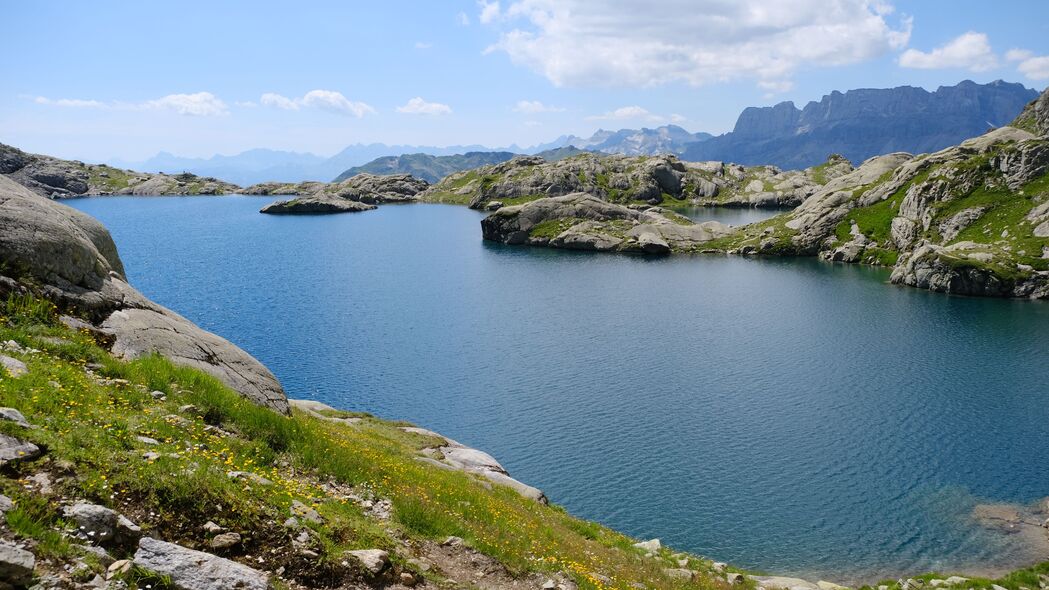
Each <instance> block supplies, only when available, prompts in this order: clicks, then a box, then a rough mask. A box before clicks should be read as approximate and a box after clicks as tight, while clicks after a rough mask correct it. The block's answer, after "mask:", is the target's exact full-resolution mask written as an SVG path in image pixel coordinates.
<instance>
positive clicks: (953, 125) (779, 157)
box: [680, 80, 1038, 169]
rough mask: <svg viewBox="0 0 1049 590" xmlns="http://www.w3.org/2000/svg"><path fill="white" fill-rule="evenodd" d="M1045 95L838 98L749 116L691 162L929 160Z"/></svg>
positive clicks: (957, 92) (976, 92) (886, 92)
mask: <svg viewBox="0 0 1049 590" xmlns="http://www.w3.org/2000/svg"><path fill="white" fill-rule="evenodd" d="M1037 97H1038V92H1036V91H1035V90H1031V89H1029V88H1026V87H1024V86H1023V85H1022V84H1011V83H1008V82H1003V81H1001V80H996V81H994V82H991V83H989V84H977V83H975V82H972V81H970V80H965V81H963V82H961V83H959V84H957V85H956V86H941V87H940V88H938V89H937V90H936V91H935V92H929V91H927V90H924V89H922V88H915V87H913V86H900V87H897V88H886V89H871V88H865V89H860V90H850V91H848V92H844V93H842V92H837V91H835V92H832V93H830V94H828V95H826V96H824V97H823V98H822V99H821V100H820V101H819V102H815V101H813V102H810V103H808V104H807V105H805V107H804V108H802V109H799V108H797V107H795V106H794V103H793V102H781V103H779V104H777V105H775V106H772V107H762V108H755V107H750V108H747V109H744V111H743V112H742V113H741V114H740V116H739V119H738V120H737V121H736V126H735V128H734V129H733V130H732V131H731V132H729V133H726V134H724V135H720V136H718V137H714V138H711V139H708V140H707V141H703V142H699V143H694V144H691V145H689V146H688V147H687V148H686V149H684V150H683V151H682V152H681V153H680V155H681V157H682V158H683V159H685V160H691V161H703V160H722V161H727V162H736V163H738V164H744V165H758V164H772V165H775V166H779V167H781V168H790V169H793V168H805V167H808V166H814V165H817V164H819V163H820V162H823V161H824V160H825V159H826V158H827V155H828V154H831V153H836V154H841V155H843V156H845V157H846V158H848V159H849V160H851V161H852V162H854V163H857V164H858V163H860V162H863V161H864V160H866V159H867V158H870V157H872V156H877V155H881V154H888V153H892V152H908V153H912V154H918V153H928V152H934V151H937V150H940V149H943V148H945V147H948V146H952V145H956V144H958V143H961V142H962V141H963V140H965V139H967V138H969V137H974V136H977V135H980V134H983V133H985V132H986V131H988V130H989V129H992V128H996V127H1001V126H1003V125H1007V124H1008V123H1009V122H1010V121H1012V120H1013V118H1015V117H1016V116H1017V115H1018V114H1019V113H1020V111H1021V110H1023V108H1024V106H1025V105H1026V104H1027V103H1029V102H1030V101H1032V100H1034V99H1035V98H1037Z"/></svg>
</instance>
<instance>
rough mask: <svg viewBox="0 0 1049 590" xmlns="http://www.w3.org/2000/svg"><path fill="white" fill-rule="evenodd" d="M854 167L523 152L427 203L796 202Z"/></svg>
mask: <svg viewBox="0 0 1049 590" xmlns="http://www.w3.org/2000/svg"><path fill="white" fill-rule="evenodd" d="M850 171H852V165H851V164H850V163H849V162H848V160H845V159H844V158H841V157H840V156H831V157H830V158H829V159H828V160H827V162H825V163H824V164H821V165H819V166H815V167H812V168H808V169H805V170H794V171H783V170H780V169H779V168H776V167H775V166H752V167H749V168H747V167H743V166H739V165H735V164H726V163H724V162H683V161H681V160H679V159H678V158H677V157H676V156H672V155H661V156H633V157H631V156H622V155H612V156H609V155H600V154H592V153H584V154H578V155H575V156H571V157H568V158H564V159H562V160H558V161H554V162H548V161H546V160H544V159H542V158H539V157H536V156H519V157H517V158H514V159H512V160H509V161H507V162H503V163H500V164H496V165H491V166H482V167H480V168H477V169H475V170H468V171H465V172H459V173H456V174H451V175H449V176H447V177H446V178H444V179H443V180H441V181H440V182H438V183H437V184H435V185H433V186H432V187H430V188H429V189H428V190H427V191H425V192H424V193H423V194H421V195H420V196H419V198H420V200H422V201H428V202H440V203H458V204H466V205H469V206H470V207H471V208H472V209H488V210H494V209H497V208H498V207H500V206H502V205H519V204H521V203H524V202H527V201H534V200H536V199H539V198H543V197H555V196H561V195H567V194H571V193H588V194H591V195H594V196H595V197H597V198H599V199H602V200H605V201H609V202H612V203H622V204H647V205H660V204H662V205H664V206H674V205H678V206H688V205H702V206H722V207H793V206H796V205H798V204H799V203H801V202H802V201H803V200H804V199H805V198H807V197H808V196H810V195H812V194H814V193H815V192H817V191H818V190H819V188H820V187H821V186H822V185H823V184H825V183H827V182H828V181H830V180H832V179H834V178H837V177H838V176H841V175H843V174H846V173H848V172H850Z"/></svg>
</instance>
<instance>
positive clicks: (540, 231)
mask: <svg viewBox="0 0 1049 590" xmlns="http://www.w3.org/2000/svg"><path fill="white" fill-rule="evenodd" d="M481 230H482V234H483V236H484V239H486V240H492V241H496V242H502V243H504V244H527V245H530V246H547V247H551V248H566V249H573V250H594V251H607V252H635V253H644V254H669V253H671V252H693V251H697V250H699V249H700V248H701V247H702V246H703V244H705V243H707V242H710V241H711V240H714V239H716V238H720V237H724V236H726V235H729V234H731V233H732V231H733V230H732V229H731V228H729V227H728V226H726V225H723V224H721V223H717V222H707V223H701V224H696V223H693V222H692V221H690V220H688V219H686V218H684V217H682V216H680V215H677V214H674V213H671V212H670V211H667V210H664V209H660V208H652V207H644V208H630V207H625V206H623V205H618V204H615V203H609V202H606V201H604V200H601V199H599V198H597V197H594V196H593V195H588V194H585V193H576V194H571V195H565V196H562V197H549V198H544V199H539V200H536V201H531V202H529V203H526V204H524V205H516V206H513V207H503V208H501V209H499V210H498V211H496V212H495V213H492V214H491V215H489V216H488V217H486V218H485V219H483V220H482V221H481Z"/></svg>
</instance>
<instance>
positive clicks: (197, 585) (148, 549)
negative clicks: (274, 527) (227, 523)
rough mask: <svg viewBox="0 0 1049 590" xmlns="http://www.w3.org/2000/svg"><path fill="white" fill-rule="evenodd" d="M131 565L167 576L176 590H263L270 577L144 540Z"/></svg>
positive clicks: (179, 548) (149, 539) (220, 560)
mask: <svg viewBox="0 0 1049 590" xmlns="http://www.w3.org/2000/svg"><path fill="white" fill-rule="evenodd" d="M134 563H135V565H136V566H137V567H140V568H142V569H144V570H147V571H149V572H153V573H155V574H159V575H162V576H167V577H168V578H169V579H170V580H171V583H172V585H173V586H174V587H175V588H178V589H179V590H233V589H239V590H266V589H267V588H269V576H268V575H266V574H265V573H263V572H260V571H258V570H256V569H252V568H250V567H248V566H246V565H241V564H239V563H237V562H235V561H230V560H228V559H223V558H221V557H217V556H215V555H211V554H210V553H204V552H201V551H194V550H192V549H187V548H185V547H182V546H180V545H176V544H174V543H166V542H164V541H158V540H156V539H152V538H150V537H143V538H142V540H141V541H139V544H138V551H136V552H135V557H134Z"/></svg>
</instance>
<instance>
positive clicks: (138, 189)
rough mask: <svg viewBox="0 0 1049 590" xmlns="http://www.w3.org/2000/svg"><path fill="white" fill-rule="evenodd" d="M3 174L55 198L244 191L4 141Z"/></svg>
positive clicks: (207, 179) (208, 180)
mask: <svg viewBox="0 0 1049 590" xmlns="http://www.w3.org/2000/svg"><path fill="white" fill-rule="evenodd" d="M0 174H5V175H7V176H8V177H9V178H10V179H11V180H13V181H15V182H17V183H18V184H21V185H23V186H25V187H27V188H29V189H30V190H32V191H33V192H35V193H37V194H38V195H41V196H44V197H51V198H65V197H77V196H84V195H222V194H229V193H235V192H237V191H239V190H240V187H238V186H237V185H235V184H230V183H228V182H223V181H221V180H218V179H216V178H211V177H200V176H196V175H194V174H188V173H183V174H175V175H168V174H151V173H146V172H134V171H132V170H121V169H119V168H113V167H112V166H102V165H97V166H96V165H92V164H85V163H83V162H78V161H75V160H62V159H60V158H53V157H51V156H42V155H37V154H27V153H26V152H23V151H22V150H20V149H17V148H14V147H11V146H9V145H3V144H0Z"/></svg>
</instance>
